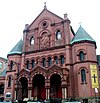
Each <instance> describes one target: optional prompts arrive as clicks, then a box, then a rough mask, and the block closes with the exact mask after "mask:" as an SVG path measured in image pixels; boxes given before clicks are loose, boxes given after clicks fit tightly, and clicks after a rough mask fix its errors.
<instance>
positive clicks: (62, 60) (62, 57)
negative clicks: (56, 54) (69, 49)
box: [61, 55, 65, 64]
mask: <svg viewBox="0 0 100 103" xmlns="http://www.w3.org/2000/svg"><path fill="white" fill-rule="evenodd" d="M64 62H65V61H64V56H63V55H61V64H64Z"/></svg>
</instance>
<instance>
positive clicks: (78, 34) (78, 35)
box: [71, 25, 95, 44]
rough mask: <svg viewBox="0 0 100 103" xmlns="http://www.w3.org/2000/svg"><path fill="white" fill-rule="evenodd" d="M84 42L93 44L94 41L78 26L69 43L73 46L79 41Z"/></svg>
mask: <svg viewBox="0 0 100 103" xmlns="http://www.w3.org/2000/svg"><path fill="white" fill-rule="evenodd" d="M84 40H87V41H93V42H95V40H94V39H93V38H92V37H91V36H90V35H89V34H88V33H87V32H86V31H85V30H84V29H83V28H82V26H81V25H80V27H79V29H78V30H77V32H76V34H75V36H74V38H73V39H72V41H71V44H73V43H75V42H79V41H84Z"/></svg>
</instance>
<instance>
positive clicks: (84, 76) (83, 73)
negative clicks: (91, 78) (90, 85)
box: [81, 69, 86, 83]
mask: <svg viewBox="0 0 100 103" xmlns="http://www.w3.org/2000/svg"><path fill="white" fill-rule="evenodd" d="M81 81H82V83H85V82H86V72H85V70H84V69H82V70H81Z"/></svg>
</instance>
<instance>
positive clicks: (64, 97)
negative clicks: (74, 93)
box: [62, 87, 67, 99]
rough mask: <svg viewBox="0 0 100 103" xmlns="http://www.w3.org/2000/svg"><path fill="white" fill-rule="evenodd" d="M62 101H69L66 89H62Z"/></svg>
mask: <svg viewBox="0 0 100 103" xmlns="http://www.w3.org/2000/svg"><path fill="white" fill-rule="evenodd" d="M62 99H67V89H66V87H63V88H62Z"/></svg>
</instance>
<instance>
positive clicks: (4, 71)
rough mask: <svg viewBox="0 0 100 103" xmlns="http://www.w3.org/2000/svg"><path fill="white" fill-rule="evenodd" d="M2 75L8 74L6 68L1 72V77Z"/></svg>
mask: <svg viewBox="0 0 100 103" xmlns="http://www.w3.org/2000/svg"><path fill="white" fill-rule="evenodd" d="M1 76H6V69H4V70H3V71H2V72H1V73H0V77H1Z"/></svg>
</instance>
